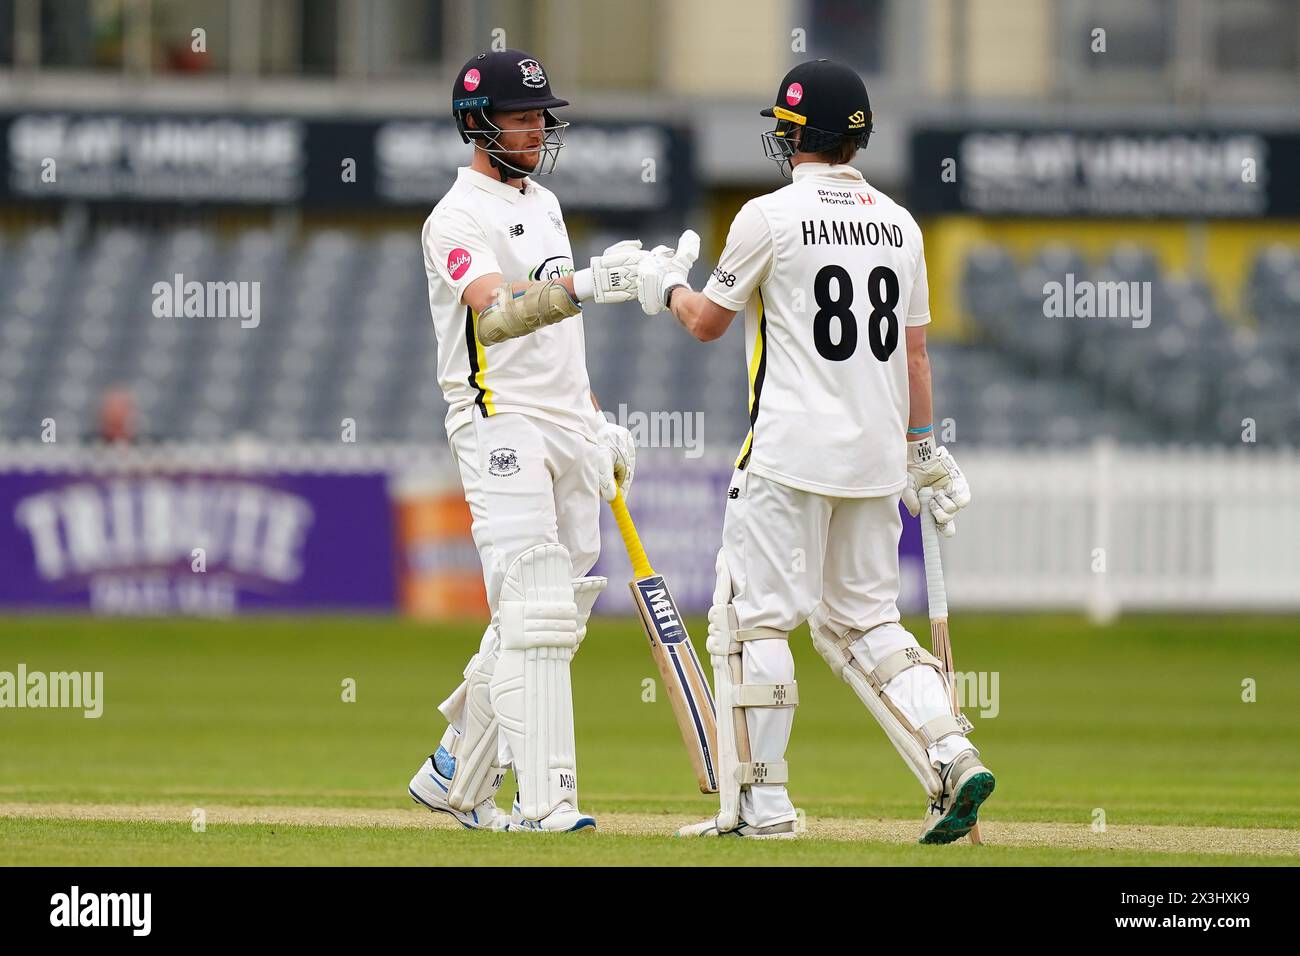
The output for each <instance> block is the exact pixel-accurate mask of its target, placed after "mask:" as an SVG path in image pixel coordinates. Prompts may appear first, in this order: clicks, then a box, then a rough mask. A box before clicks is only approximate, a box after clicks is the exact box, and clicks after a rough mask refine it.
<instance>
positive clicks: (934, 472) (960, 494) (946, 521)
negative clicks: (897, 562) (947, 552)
mask: <svg viewBox="0 0 1300 956" xmlns="http://www.w3.org/2000/svg"><path fill="white" fill-rule="evenodd" d="M927 487H928V488H933V489H934V497H933V498H931V499H930V513H931V514H933V515H934V522H935V524H937V525H938V526H939V531H940V532H941V533H942V534H943V536H944V537H945V538H951V537H952V536H953V535H954V534H956V533H957V524H956V522H955V521H953V518H954V517H956V515H957V512H958V511H960V510H961V509H962V508H965V507H966V506H967V505H968V504H970V486H969V485H968V484H966V476H965V475H963V474H962V472H961V469H960V468H958V467H957V461H956V459H954V458H953V457H952V455H950V454H948V449H946V448H944V447H943V446H942V445H941V446H939V447H938V448H935V447H934V436H933V435H926V436H925V437H924V438H922V439H921V440H920V441H910V442H908V443H907V487H906V488H904V489H903V506H904V507H906V508H907V511H908V514H910V515H911V516H912V517H913V518H915V517H916V516H917V515H919V514H920V513H921V497H920V490H921V489H922V488H927Z"/></svg>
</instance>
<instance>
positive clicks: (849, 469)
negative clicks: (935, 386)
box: [638, 60, 994, 843]
mask: <svg viewBox="0 0 1300 956" xmlns="http://www.w3.org/2000/svg"><path fill="white" fill-rule="evenodd" d="M762 112H763V115H764V116H771V117H774V118H775V119H776V128H775V129H774V130H772V131H771V132H768V133H766V134H764V146H765V150H766V152H767V154H768V156H769V158H771V159H773V160H775V161H777V162H778V163H780V165H781V169H782V173H783V174H785V175H788V176H792V179H793V182H791V184H790V185H788V186H785V187H784V188H782V189H778V190H777V191H776V192H773V193H770V194H768V195H766V196H761V197H758V198H756V199H753V200H751V201H750V202H748V203H746V204H745V206H744V207H743V208H742V209H741V210H740V212H739V213H738V214H737V216H736V218H735V221H734V222H732V224H731V230H730V233H729V235H728V236H727V243H726V248H725V249H724V250H723V252H722V257H721V259H720V261H719V262H718V266H717V268H716V269H714V270H713V274H712V276H711V277H710V278H709V281H708V283H707V284H706V285H705V287H704V290H703V291H702V292H695V291H692V290H691V288H690V287H689V285H687V284H686V276H687V272H688V271H689V269H690V266H691V264H692V263H693V262H694V261H695V258H696V256H697V255H698V253H699V237H698V236H696V235H695V234H694V233H692V232H689V231H688V232H687V233H685V234H684V235H683V236H682V240H681V241H680V242H679V245H678V248H677V249H676V250H667V249H662V248H660V249H655V250H653V251H652V255H650V256H649V257H647V258H645V259H643V260H641V261H640V262H639V265H638V282H639V297H640V299H641V304H642V308H643V310H644V311H645V312H646V313H648V314H654V313H656V312H659V311H662V310H663V309H664V308H667V309H669V310H670V311H671V312H672V313H673V315H674V316H675V317H676V318H677V319H678V320H679V321H680V322H681V323H682V325H684V326H685V327H686V328H687V329H688V330H689V331H690V332H691V333H692V334H694V335H695V336H696V337H697V338H698V339H700V340H702V341H710V340H712V339H716V338H718V337H719V336H721V335H722V334H723V333H724V332H725V331H726V330H727V327H728V325H729V324H730V322H731V320H732V318H733V317H734V316H735V315H736V314H737V313H738V312H741V311H743V312H744V313H745V342H746V352H747V355H748V357H749V421H750V431H749V435H748V437H747V438H746V439H745V442H744V445H743V447H742V448H741V451H740V456H739V458H738V459H737V461H736V466H735V473H734V476H733V478H732V481H731V485H730V488H729V490H728V501H727V506H726V507H727V510H726V517H725V520H724V525H723V544H722V550H721V551H720V553H719V555H718V565H717V570H718V578H717V585H716V590H715V592H714V604H713V607H712V608H711V609H710V611H709V637H708V649H709V653H710V655H711V656H712V660H713V669H714V685H715V686H714V696H715V700H716V701H717V707H718V763H719V773H718V779H719V796H720V800H721V811H720V813H719V814H718V816H717V817H716V818H714V819H712V820H707V821H705V822H703V823H700V824H695V825H692V826H689V827H685V828H683V829H682V830H681V831H679V833H680V835H682V836H718V835H731V836H741V837H758V838H789V837H793V836H795V809H794V806H793V805H792V804H791V802H790V797H789V795H788V793H787V792H786V782H787V780H788V776H789V775H788V769H787V765H786V761H785V750H786V744H787V742H788V740H789V737H790V730H791V726H792V724H793V721H794V708H795V706H796V705H797V704H798V702H799V694H798V686H797V684H796V683H795V679H794V659H793V657H792V656H791V654H790V647H789V638H790V632H791V631H793V630H794V629H795V628H796V627H798V626H799V625H800V624H802V623H803V622H804V621H805V620H807V621H808V622H809V624H810V627H811V630H812V639H813V643H814V644H815V645H816V648H817V650H818V652H819V653H820V654H821V655H822V657H823V658H825V659H826V661H827V663H828V664H830V666H831V668H832V669H833V670H834V671H835V673H836V674H837V675H839V676H840V677H842V678H843V679H844V680H845V681H846V682H847V683H848V684H849V686H850V687H851V688H852V689H853V691H854V692H855V693H856V694H857V695H858V697H859V698H861V700H862V702H863V704H865V705H866V708H867V710H868V711H869V712H870V714H871V716H872V717H874V718H875V719H876V720H877V721H878V722H879V723H880V724H881V726H882V727H883V728H884V730H885V733H886V735H887V736H888V737H889V739H890V741H891V742H892V743H893V744H894V746H895V747H896V748H897V749H898V751H899V753H900V754H901V755H902V757H903V759H904V761H905V762H906V763H907V764H908V766H909V767H910V768H911V770H912V772H913V773H914V774H915V775H916V777H917V779H918V780H920V782H921V786H922V787H924V788H925V791H926V794H927V796H928V798H929V806H928V809H927V812H926V817H925V822H924V823H923V826H922V830H921V835H920V842H922V843H949V842H952V841H953V840H956V839H959V838H960V837H962V836H964V835H965V834H967V833H968V832H969V831H970V830H971V828H972V827H973V826H974V825H975V823H976V815H977V813H978V810H979V807H980V804H981V803H983V801H984V800H985V799H986V798H987V797H988V795H989V794H990V793H991V792H992V790H993V786H994V779H993V775H992V774H991V773H990V772H989V771H988V769H987V768H985V767H984V766H983V765H982V764H981V763H980V762H979V753H978V751H977V750H976V749H975V748H974V747H972V746H971V744H970V743H969V741H968V740H967V739H966V733H967V731H968V730H970V724H969V722H967V721H966V719H965V718H964V717H958V716H954V715H953V712H952V709H951V704H950V698H949V689H948V685H947V677H946V676H945V674H944V669H943V666H942V665H941V664H940V662H939V660H938V659H937V658H935V657H934V656H933V655H931V654H930V653H929V652H927V651H925V650H924V649H922V648H921V647H920V646H919V645H918V644H917V641H916V639H915V638H914V637H913V636H912V635H911V634H910V633H908V631H906V630H905V629H904V628H903V627H902V626H901V625H900V624H899V612H898V607H897V604H896V601H897V598H898V590H899V570H898V541H899V535H900V534H901V532H902V520H901V518H900V516H899V512H898V501H899V497H900V495H901V497H902V500H903V502H904V504H905V505H906V506H907V508H908V510H909V511H910V512H911V513H912V514H913V515H916V514H918V513H919V508H920V501H919V494H918V492H919V490H920V489H921V488H924V487H930V488H932V489H933V502H932V512H933V514H934V517H935V520H936V522H937V523H938V525H939V527H940V528H941V529H943V533H944V534H946V535H949V536H951V535H952V533H953V531H954V530H955V526H954V523H953V516H954V515H955V514H956V513H957V511H958V510H959V509H960V508H962V507H964V506H965V505H966V504H967V503H968V502H969V501H970V490H969V488H968V487H967V483H966V479H965V478H964V477H963V475H962V473H961V471H960V470H959V469H958V467H957V464H956V462H955V461H954V460H953V458H952V455H950V454H949V453H948V451H947V449H945V448H942V447H940V448H936V447H935V444H934V435H933V426H932V424H931V393H930V366H929V359H928V357H927V355H926V349H925V326H926V324H927V323H928V322H929V321H930V306H929V292H928V289H927V284H926V270H925V255H924V251H923V248H922V241H921V232H920V229H919V227H918V226H917V224H916V221H915V220H914V219H913V218H912V216H911V215H910V214H909V213H908V212H907V210H906V209H904V208H903V207H902V206H900V205H898V204H897V203H895V202H894V201H893V200H892V199H890V198H889V197H888V196H886V195H885V194H884V193H882V192H881V191H880V190H879V189H876V188H875V187H874V186H872V185H870V184H869V183H868V182H867V181H866V180H865V179H863V177H862V174H861V173H859V172H858V171H857V170H856V169H854V168H853V167H852V166H849V165H847V164H848V163H849V161H850V160H851V159H852V158H853V156H854V154H855V153H856V152H857V150H858V149H859V148H862V147H865V146H866V144H867V139H868V137H869V134H870V132H871V104H870V102H869V101H868V98H867V91H866V87H865V86H864V85H863V83H862V80H861V78H860V77H859V76H858V74H857V73H856V72H855V71H854V70H852V69H850V68H848V67H846V66H843V65H840V64H837V63H833V62H830V61H828V60H816V61H813V62H809V63H804V64H802V65H800V66H797V67H795V68H794V69H793V70H791V71H790V72H789V73H788V74H787V75H786V77H785V79H784V80H783V81H782V82H781V87H780V89H779V90H778V92H777V101H776V104H775V105H774V106H773V107H771V108H769V109H766V110H763V111H762Z"/></svg>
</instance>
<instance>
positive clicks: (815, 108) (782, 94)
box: [761, 60, 873, 178]
mask: <svg viewBox="0 0 1300 956" xmlns="http://www.w3.org/2000/svg"><path fill="white" fill-rule="evenodd" d="M761 115H763V116H772V117H775V118H776V129H773V130H769V131H768V132H766V133H764V134H763V152H764V153H765V154H766V155H767V158H768V159H770V160H772V161H773V162H775V163H777V164H779V165H780V167H781V173H782V175H784V176H786V177H787V178H788V177H789V175H790V158H791V157H792V156H794V154H795V153H796V152H801V153H820V152H822V151H823V150H828V149H835V148H836V147H837V146H839V145H840V143H842V142H844V141H845V140H850V141H852V142H854V143H855V144H856V145H857V147H858V148H859V149H865V148H866V145H867V140H868V139H870V138H871V132H872V128H873V127H872V125H871V100H870V99H868V98H867V87H866V84H864V83H863V82H862V77H860V76H858V72H857V70H854V69H852V68H851V67H848V66H845V65H844V64H842V63H835V62H833V61H831V60H811V61H809V62H807V63H800V64H799V65H798V66H796V67H795V68H794V69H793V70H791V71H790V72H789V73H787V74H786V75H785V79H783V80H782V81H781V86H780V88H779V89H778V90H777V91H776V105H775V106H771V107H769V108H767V109H765V110H763V111H762V113H761ZM798 131H801V132H799V134H798V142H796V141H795V133H796V132H798Z"/></svg>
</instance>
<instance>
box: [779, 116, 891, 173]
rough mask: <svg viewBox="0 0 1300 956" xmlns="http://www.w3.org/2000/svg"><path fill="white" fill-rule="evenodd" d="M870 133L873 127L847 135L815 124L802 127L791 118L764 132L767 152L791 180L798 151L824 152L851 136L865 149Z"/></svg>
mask: <svg viewBox="0 0 1300 956" xmlns="http://www.w3.org/2000/svg"><path fill="white" fill-rule="evenodd" d="M797 130H803V133H802V134H801V135H800V136H799V138H798V142H797V143H796V142H795V132H796V131H797ZM869 136H870V130H868V131H864V132H863V133H861V134H858V135H856V136H852V135H849V136H846V135H845V134H844V133H833V132H830V131H828V130H824V129H817V128H816V127H813V126H800V125H798V124H797V123H793V122H791V121H790V120H783V119H782V120H777V121H776V129H773V130H769V131H768V132H766V133H764V134H763V154H764V155H765V156H766V157H767V158H768V159H770V160H772V162H774V163H776V164H777V166H778V167H779V168H780V170H781V175H782V176H784V177H785V178H786V179H789V178H791V170H790V160H791V159H792V158H793V157H794V154H795V153H796V152H802V153H820V152H824V151H826V150H830V149H835V148H836V147H837V146H839V145H840V143H842V142H844V141H845V140H847V139H852V140H854V141H856V142H857V144H858V147H859V148H865V147H866V145H867V139H868V138H869Z"/></svg>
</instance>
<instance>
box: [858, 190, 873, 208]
mask: <svg viewBox="0 0 1300 956" xmlns="http://www.w3.org/2000/svg"><path fill="white" fill-rule="evenodd" d="M854 195H855V196H857V197H858V202H860V203H861V204H862V205H864V206H874V205H875V204H876V197H875V196H873V195H871V193H854Z"/></svg>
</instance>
